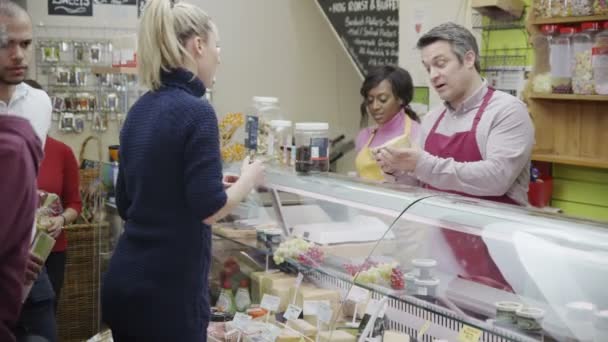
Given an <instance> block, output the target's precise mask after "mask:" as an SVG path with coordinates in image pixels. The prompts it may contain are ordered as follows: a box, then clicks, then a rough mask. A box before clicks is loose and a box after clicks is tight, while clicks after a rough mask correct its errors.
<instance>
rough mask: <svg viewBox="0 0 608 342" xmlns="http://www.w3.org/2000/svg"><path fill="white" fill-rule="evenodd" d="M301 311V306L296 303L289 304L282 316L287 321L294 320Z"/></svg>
mask: <svg viewBox="0 0 608 342" xmlns="http://www.w3.org/2000/svg"><path fill="white" fill-rule="evenodd" d="M301 313H302V308H300V307H299V306H297V305H293V304H289V306H288V307H287V310H286V311H285V313H284V314H283V317H285V319H286V320H288V321H295V320H296V319H298V317H300V314H301Z"/></svg>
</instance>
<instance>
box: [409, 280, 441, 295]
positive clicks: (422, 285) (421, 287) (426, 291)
mask: <svg viewBox="0 0 608 342" xmlns="http://www.w3.org/2000/svg"><path fill="white" fill-rule="evenodd" d="M415 284H416V294H417V295H418V297H421V298H423V299H429V300H431V299H435V298H436V297H437V288H438V287H439V279H416V281H415Z"/></svg>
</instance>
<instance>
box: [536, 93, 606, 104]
mask: <svg viewBox="0 0 608 342" xmlns="http://www.w3.org/2000/svg"><path fill="white" fill-rule="evenodd" d="M530 98H531V99H536V100H558V101H599V102H603V101H608V95H576V94H538V93H533V94H531V95H530Z"/></svg>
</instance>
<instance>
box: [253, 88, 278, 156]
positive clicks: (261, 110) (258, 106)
mask: <svg viewBox="0 0 608 342" xmlns="http://www.w3.org/2000/svg"><path fill="white" fill-rule="evenodd" d="M277 119H280V107H279V99H278V98H276V97H262V96H254V97H253V99H252V105H251V109H250V110H249V113H248V114H247V120H246V123H245V148H247V149H248V150H249V153H250V154H251V153H255V154H256V155H259V156H262V155H266V154H267V153H268V136H269V135H270V125H269V122H270V121H271V120H277Z"/></svg>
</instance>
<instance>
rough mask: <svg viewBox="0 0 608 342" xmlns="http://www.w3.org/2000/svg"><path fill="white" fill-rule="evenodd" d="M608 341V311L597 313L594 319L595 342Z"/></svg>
mask: <svg viewBox="0 0 608 342" xmlns="http://www.w3.org/2000/svg"><path fill="white" fill-rule="evenodd" d="M606 340H608V310H606V311H599V312H596V313H595V315H594V317H593V342H604V341H606Z"/></svg>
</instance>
